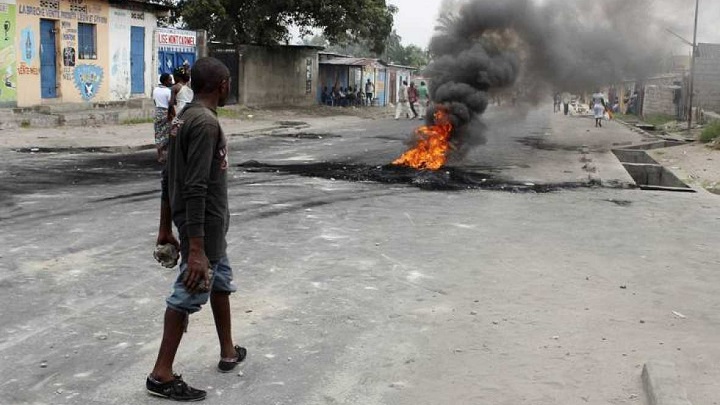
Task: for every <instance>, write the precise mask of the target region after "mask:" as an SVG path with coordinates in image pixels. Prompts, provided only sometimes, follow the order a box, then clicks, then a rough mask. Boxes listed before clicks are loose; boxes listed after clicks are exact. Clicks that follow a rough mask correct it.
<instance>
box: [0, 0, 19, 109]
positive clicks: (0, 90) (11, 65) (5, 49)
mask: <svg viewBox="0 0 720 405" xmlns="http://www.w3.org/2000/svg"><path fill="white" fill-rule="evenodd" d="M0 24H2V31H0V104H4V103H14V102H15V101H16V100H17V69H16V56H15V5H14V4H6V3H0Z"/></svg>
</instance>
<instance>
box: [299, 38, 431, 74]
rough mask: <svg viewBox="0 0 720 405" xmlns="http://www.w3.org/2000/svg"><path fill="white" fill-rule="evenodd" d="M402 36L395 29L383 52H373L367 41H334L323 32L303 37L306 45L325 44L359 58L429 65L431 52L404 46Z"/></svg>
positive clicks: (332, 49) (331, 48) (329, 49)
mask: <svg viewBox="0 0 720 405" xmlns="http://www.w3.org/2000/svg"><path fill="white" fill-rule="evenodd" d="M401 41H402V38H401V37H400V35H398V33H397V32H395V30H393V31H392V32H391V33H390V35H388V37H387V38H386V39H385V49H384V51H383V52H382V53H377V52H373V51H372V50H371V49H370V45H369V44H368V43H367V42H366V41H355V42H351V43H333V42H330V41H328V39H327V38H325V36H323V35H322V34H319V35H314V36H312V37H310V38H305V39H303V44H305V45H316V46H324V47H325V48H326V50H327V51H329V52H336V53H340V54H344V55H351V56H355V57H358V58H380V59H383V60H386V61H387V62H390V63H396V64H400V65H406V66H414V67H418V68H423V67H425V66H427V64H428V61H429V54H428V52H427V51H425V50H423V49H421V48H420V47H418V46H417V45H408V46H403V45H402V43H401Z"/></svg>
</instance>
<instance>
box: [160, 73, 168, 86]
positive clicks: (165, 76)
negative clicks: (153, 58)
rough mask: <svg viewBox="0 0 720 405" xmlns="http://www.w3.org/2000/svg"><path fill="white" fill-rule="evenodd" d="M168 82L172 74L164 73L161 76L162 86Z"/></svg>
mask: <svg viewBox="0 0 720 405" xmlns="http://www.w3.org/2000/svg"><path fill="white" fill-rule="evenodd" d="M168 80H170V73H163V74H161V75H160V84H165V82H167V81H168Z"/></svg>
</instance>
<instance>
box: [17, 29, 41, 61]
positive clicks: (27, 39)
mask: <svg viewBox="0 0 720 405" xmlns="http://www.w3.org/2000/svg"><path fill="white" fill-rule="evenodd" d="M36 45H37V42H35V33H34V32H33V30H32V28H30V27H27V28H25V29H23V30H22V33H21V34H20V50H21V52H20V54H21V55H22V60H23V62H25V63H26V64H28V65H32V63H33V59H35V46H36Z"/></svg>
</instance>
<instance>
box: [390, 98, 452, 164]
mask: <svg viewBox="0 0 720 405" xmlns="http://www.w3.org/2000/svg"><path fill="white" fill-rule="evenodd" d="M452 130H453V126H452V123H451V122H450V116H449V115H448V113H447V111H445V110H443V109H438V110H437V111H435V124H434V125H429V126H428V125H425V126H422V127H420V128H418V129H416V130H415V134H416V135H417V136H418V138H419V140H418V143H417V145H416V146H415V147H414V148H412V149H410V150H409V151H407V152H405V153H404V154H403V155H402V156H400V158H398V159H397V160H395V161H394V162H393V164H394V165H398V166H409V167H412V168H415V169H417V170H438V169H440V168H441V167H443V166H444V165H445V162H447V154H448V152H449V151H450V135H451V134H452Z"/></svg>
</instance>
